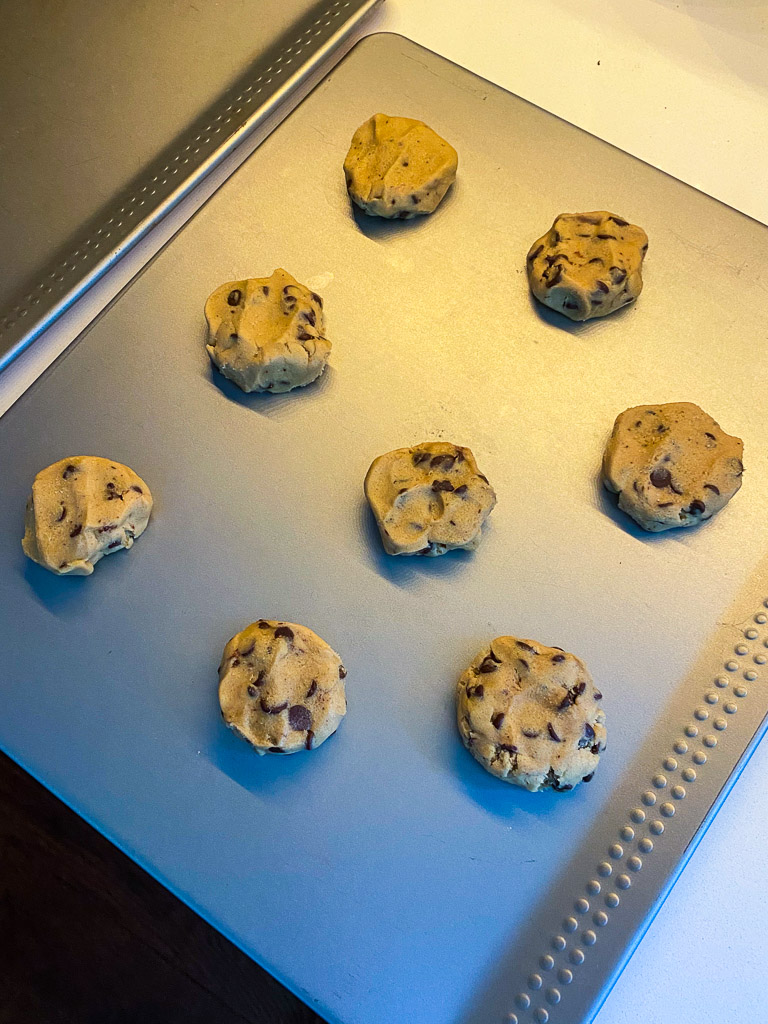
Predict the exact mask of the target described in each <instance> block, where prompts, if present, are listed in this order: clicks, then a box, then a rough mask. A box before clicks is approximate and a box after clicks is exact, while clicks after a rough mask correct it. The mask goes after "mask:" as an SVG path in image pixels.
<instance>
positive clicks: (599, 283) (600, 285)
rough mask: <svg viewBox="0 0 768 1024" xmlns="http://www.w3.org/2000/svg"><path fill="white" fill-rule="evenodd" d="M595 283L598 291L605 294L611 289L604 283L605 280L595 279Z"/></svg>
mask: <svg viewBox="0 0 768 1024" xmlns="http://www.w3.org/2000/svg"><path fill="white" fill-rule="evenodd" d="M595 284H596V285H597V287H598V288H599V289H600V291H601V292H605V293H606V295H607V294H608V292H609V291H610V290H611V289H610V288H609V287H608V285H607V284H606V283H605V281H596V282H595Z"/></svg>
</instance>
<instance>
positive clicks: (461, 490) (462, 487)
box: [453, 484, 468, 494]
mask: <svg viewBox="0 0 768 1024" xmlns="http://www.w3.org/2000/svg"><path fill="white" fill-rule="evenodd" d="M467 489H468V488H467V485H466V484H460V485H459V486H458V487H457V488H456V489H455V490H454V492H453V493H454V494H466V493H467Z"/></svg>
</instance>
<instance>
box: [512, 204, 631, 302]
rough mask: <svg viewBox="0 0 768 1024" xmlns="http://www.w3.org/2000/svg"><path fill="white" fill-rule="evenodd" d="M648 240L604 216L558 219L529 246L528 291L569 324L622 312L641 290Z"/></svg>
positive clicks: (619, 219) (621, 220)
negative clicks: (563, 315) (620, 310)
mask: <svg viewBox="0 0 768 1024" xmlns="http://www.w3.org/2000/svg"><path fill="white" fill-rule="evenodd" d="M647 249H648V236H647V235H646V233H645V232H644V231H643V229H642V228H639V227H637V225H636V224H630V223H629V222H628V221H626V220H624V218H623V217H617V216H616V215H615V214H613V213H607V212H606V211H605V210H598V211H596V212H594V213H561V214H560V216H559V217H558V218H557V219H556V220H555V223H554V224H553V225H552V227H551V228H550V229H549V231H548V232H547V233H546V235H542V237H541V238H539V239H537V241H535V242H534V243H533V245H532V246H531V249H530V252H529V253H528V259H527V262H526V265H527V268H528V282H529V284H530V286H531V291H532V292H533V294H534V295H535V296H536V298H537V299H538V300H539V302H542V303H543V304H544V305H545V306H549V308H550V309H555V310H557V312H558V313H563V314H565V316H567V317H569V318H570V319H571V320H590V319H591V318H592V317H597V316H606V315H607V314H608V313H612V312H613V311H614V310H615V309H621V308H622V306H626V305H627V304H628V303H630V302H632V301H633V300H634V299H636V298H637V297H638V295H639V294H640V292H641V291H642V288H643V278H642V276H641V268H642V264H643V259H644V258H645V253H646V251H647Z"/></svg>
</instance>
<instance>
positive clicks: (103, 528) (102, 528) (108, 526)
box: [98, 523, 117, 533]
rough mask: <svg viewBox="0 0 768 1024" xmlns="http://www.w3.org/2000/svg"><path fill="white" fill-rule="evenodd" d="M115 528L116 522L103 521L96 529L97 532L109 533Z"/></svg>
mask: <svg viewBox="0 0 768 1024" xmlns="http://www.w3.org/2000/svg"><path fill="white" fill-rule="evenodd" d="M116 529H117V523H105V524H104V526H100V527H99V529H98V532H99V533H111V532H112V531H113V530H116Z"/></svg>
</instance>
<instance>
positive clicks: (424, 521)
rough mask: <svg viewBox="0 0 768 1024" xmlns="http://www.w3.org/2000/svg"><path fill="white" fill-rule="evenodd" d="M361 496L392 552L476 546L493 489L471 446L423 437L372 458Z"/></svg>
mask: <svg viewBox="0 0 768 1024" xmlns="http://www.w3.org/2000/svg"><path fill="white" fill-rule="evenodd" d="M365 496H366V498H367V499H368V502H369V504H370V506H371V510H372V511H373V514H374V517H375V519H376V525H377V526H378V528H379V533H380V534H381V539H382V542H383V544H384V547H385V549H386V550H387V552H388V553H389V554H390V555H443V554H445V552H446V551H450V550H452V549H454V548H466V549H468V550H474V549H475V548H476V547H477V546H478V544H479V543H480V537H481V532H482V527H483V523H484V522H485V520H486V519H487V518H488V516H489V515H490V513H491V510H492V509H493V507H494V505H495V504H496V494H495V492H494V490H493V488H492V487H491V485H490V484H489V483H488V480H487V478H486V477H485V476H483V474H482V473H481V472H480V471H479V469H478V468H477V463H476V462H475V457H474V455H473V454H472V452H471V451H470V450H469V448H463V447H461V445H455V444H449V443H448V442H446V441H425V442H423V443H422V444H417V445H414V446H413V447H411V448H397V449H396V450H395V451H392V452H387V454H386V455H380V456H379V457H378V458H376V459H374V460H373V463H372V464H371V467H370V469H369V470H368V473H367V475H366V477H365Z"/></svg>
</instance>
